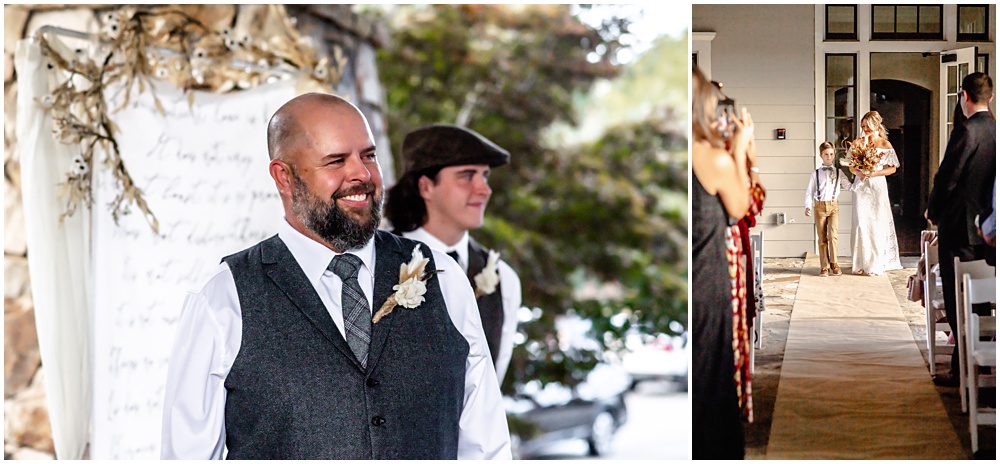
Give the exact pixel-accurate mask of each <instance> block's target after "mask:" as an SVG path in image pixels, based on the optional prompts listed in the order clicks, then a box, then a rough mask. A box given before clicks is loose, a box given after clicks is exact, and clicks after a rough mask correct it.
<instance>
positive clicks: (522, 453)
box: [504, 363, 632, 459]
mask: <svg viewBox="0 0 1000 464" xmlns="http://www.w3.org/2000/svg"><path fill="white" fill-rule="evenodd" d="M631 382H632V379H631V377H629V375H628V374H626V373H625V372H624V370H622V369H621V368H620V367H614V366H611V365H610V364H606V363H600V364H598V365H597V367H595V368H594V370H593V371H591V372H590V374H589V375H588V376H587V380H585V381H584V382H583V383H581V384H580V385H577V387H576V388H575V389H571V388H568V387H566V386H564V385H561V384H558V383H550V384H547V385H546V386H545V388H540V387H539V386H538V385H539V383H537V382H532V383H529V384H527V385H526V386H525V387H526V388H525V391H524V393H519V394H517V395H515V396H514V397H505V398H504V401H505V406H506V409H507V414H508V416H510V419H509V422H510V423H511V424H512V425H511V448H512V451H513V452H514V457H515V458H517V459H530V458H534V457H538V456H541V455H542V454H544V450H545V448H547V447H549V446H550V445H553V444H555V443H558V442H561V441H565V440H586V442H587V446H588V452H589V454H590V455H591V456H599V455H603V454H607V453H608V451H609V450H610V449H611V442H612V441H613V440H614V434H615V432H616V431H617V430H618V428H619V427H621V426H622V424H624V423H625V421H626V419H627V418H628V413H627V411H626V409H625V392H627V391H628V388H629V386H630V385H631Z"/></svg>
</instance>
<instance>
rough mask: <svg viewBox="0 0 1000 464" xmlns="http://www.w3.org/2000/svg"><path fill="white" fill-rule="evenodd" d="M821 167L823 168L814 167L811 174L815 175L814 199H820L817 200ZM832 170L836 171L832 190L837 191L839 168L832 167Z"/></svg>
mask: <svg viewBox="0 0 1000 464" xmlns="http://www.w3.org/2000/svg"><path fill="white" fill-rule="evenodd" d="M822 169H823V168H816V170H815V171H813V175H815V176H816V201H820V200H819V172H820V171H821V170H822ZM833 170H834V171H836V172H837V178H836V180H834V181H833V191H834V192H836V191H837V187H839V186H840V169H837V168H833Z"/></svg>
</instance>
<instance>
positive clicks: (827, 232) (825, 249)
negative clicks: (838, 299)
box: [813, 200, 840, 271]
mask: <svg viewBox="0 0 1000 464" xmlns="http://www.w3.org/2000/svg"><path fill="white" fill-rule="evenodd" d="M813 211H815V215H816V235H817V236H818V237H819V268H820V269H821V270H824V271H826V270H829V269H830V264H831V263H833V264H837V219H838V216H839V215H840V207H839V206H838V205H837V201H836V200H833V201H814V202H813Z"/></svg>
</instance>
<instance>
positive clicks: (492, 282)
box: [472, 250, 500, 298]
mask: <svg viewBox="0 0 1000 464" xmlns="http://www.w3.org/2000/svg"><path fill="white" fill-rule="evenodd" d="M498 261H500V253H497V252H495V251H493V250H490V254H489V257H487V258H486V267H484V268H483V270H482V272H480V273H479V274H476V276H475V277H473V278H472V280H474V281H475V282H476V298H479V297H481V296H483V295H491V294H493V292H496V291H497V284H499V283H500V270H499V269H498V268H497V262H498Z"/></svg>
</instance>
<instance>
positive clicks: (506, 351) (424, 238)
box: [403, 227, 521, 383]
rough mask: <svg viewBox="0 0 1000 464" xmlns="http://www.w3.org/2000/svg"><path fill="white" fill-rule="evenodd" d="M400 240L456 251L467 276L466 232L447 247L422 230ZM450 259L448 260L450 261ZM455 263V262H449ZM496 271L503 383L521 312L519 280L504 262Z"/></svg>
mask: <svg viewBox="0 0 1000 464" xmlns="http://www.w3.org/2000/svg"><path fill="white" fill-rule="evenodd" d="M403 237H406V238H408V239H410V240H417V241H420V242H424V243H426V244H427V246H429V247H431V249H432V250H438V251H440V252H443V253H449V252H452V251H454V252H457V253H458V264H459V265H460V266H462V269H463V270H464V272H465V273H466V275H468V272H469V232H465V233H464V234H462V238H461V239H460V240H459V241H458V243H455V244H454V245H450V246H449V245H446V244H445V243H444V242H442V241H441V240H440V239H438V238H437V237H435V236H433V235H431V233H430V232H427V230H426V229H424V228H423V227H420V228H417V230H414V231H411V232H403ZM449 259H450V258H449ZM452 261H454V260H452ZM497 270H498V271H499V272H500V296H501V299H502V300H503V326H502V327H501V329H500V352H499V353H497V362H496V366H495V367H496V369H497V379H498V380H499V381H500V383H503V378H504V375H505V374H506V373H507V367H508V366H509V365H510V356H511V353H513V352H514V334H515V333H516V332H517V311H518V310H519V309H521V279H520V278H519V277H518V276H517V273H516V272H514V269H512V268H511V267H510V266H509V265H507V263H505V262H504V261H503V259H501V260H500V261H499V262H498V263H497Z"/></svg>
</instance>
